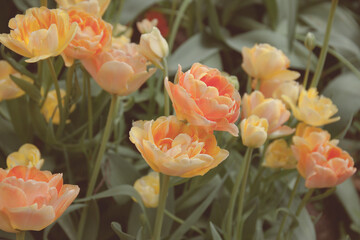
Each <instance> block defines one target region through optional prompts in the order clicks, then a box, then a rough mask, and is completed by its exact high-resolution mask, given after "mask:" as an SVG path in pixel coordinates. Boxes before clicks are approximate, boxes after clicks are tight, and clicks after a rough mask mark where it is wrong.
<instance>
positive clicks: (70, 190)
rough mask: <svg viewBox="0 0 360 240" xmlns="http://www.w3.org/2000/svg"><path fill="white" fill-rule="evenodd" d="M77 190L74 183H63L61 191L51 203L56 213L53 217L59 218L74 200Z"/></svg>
mask: <svg viewBox="0 0 360 240" xmlns="http://www.w3.org/2000/svg"><path fill="white" fill-rule="evenodd" d="M79 192H80V188H79V187H78V186H76V185H69V184H65V185H63V187H62V188H61V191H60V192H59V198H58V199H57V201H56V202H55V203H54V205H53V207H54V210H55V213H56V217H55V219H57V218H59V217H60V216H61V215H62V214H63V213H64V212H65V210H66V209H67V208H68V207H69V206H70V204H71V203H72V202H73V201H74V200H75V198H76V197H77V195H79Z"/></svg>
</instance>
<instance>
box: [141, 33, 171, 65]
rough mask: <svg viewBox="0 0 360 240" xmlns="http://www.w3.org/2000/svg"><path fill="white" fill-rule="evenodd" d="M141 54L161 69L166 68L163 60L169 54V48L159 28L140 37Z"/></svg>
mask: <svg viewBox="0 0 360 240" xmlns="http://www.w3.org/2000/svg"><path fill="white" fill-rule="evenodd" d="M140 52H141V54H143V55H144V56H145V57H146V58H147V59H148V60H149V61H150V62H152V63H153V64H154V65H155V66H157V67H159V68H161V69H162V68H164V67H163V64H162V63H161V61H162V59H163V58H165V57H166V56H167V55H168V54H169V46H168V43H167V42H166V40H165V39H164V38H163V36H162V35H161V33H160V31H159V29H158V28H157V27H153V29H152V30H151V32H150V33H145V34H142V35H141V37H140Z"/></svg>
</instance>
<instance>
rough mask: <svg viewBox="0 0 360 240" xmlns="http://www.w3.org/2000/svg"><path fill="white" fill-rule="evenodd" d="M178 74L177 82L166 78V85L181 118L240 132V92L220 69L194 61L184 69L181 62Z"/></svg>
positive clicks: (198, 124) (210, 126)
mask: <svg viewBox="0 0 360 240" xmlns="http://www.w3.org/2000/svg"><path fill="white" fill-rule="evenodd" d="M177 78H178V83H177V84H173V83H171V82H169V81H168V80H167V79H166V80H165V87H166V90H167V92H168V93H169V96H170V98H171V100H172V102H173V106H174V108H175V111H176V115H177V117H178V118H179V119H181V120H186V121H188V122H189V123H190V124H192V125H197V126H204V127H206V128H208V129H209V131H212V130H218V131H227V132H229V133H231V134H232V135H234V136H238V134H239V129H238V127H237V126H236V125H235V122H236V121H237V119H238V118H239V115H240V102H241V98H240V94H239V92H238V91H237V90H236V89H235V87H234V85H233V84H232V83H231V82H229V80H228V79H227V78H226V77H224V76H222V74H221V73H220V71H219V70H217V69H215V68H209V67H207V66H205V65H202V64H200V63H195V64H193V65H192V67H191V69H190V70H189V71H187V72H186V73H183V72H182V71H181V67H180V66H179V70H178V73H177Z"/></svg>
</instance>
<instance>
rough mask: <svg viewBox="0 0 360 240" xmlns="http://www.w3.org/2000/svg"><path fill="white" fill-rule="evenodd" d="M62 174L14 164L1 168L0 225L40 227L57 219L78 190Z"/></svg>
mask: <svg viewBox="0 0 360 240" xmlns="http://www.w3.org/2000/svg"><path fill="white" fill-rule="evenodd" d="M79 191H80V189H79V187H78V186H75V185H63V179H62V174H54V175H53V174H51V173H50V172H48V171H40V170H38V169H36V168H34V167H33V168H28V167H25V166H16V167H14V168H11V169H10V170H9V171H6V170H4V169H0V206H1V208H0V229H1V230H2V231H5V232H11V233H17V232H19V231H29V230H30V231H40V230H42V229H44V228H46V227H47V226H49V225H50V224H51V223H53V222H54V221H55V220H56V219H58V218H59V217H60V216H61V215H62V214H63V213H64V211H65V210H66V209H67V208H68V207H69V205H70V204H71V203H72V202H73V201H74V199H75V198H76V197H77V195H78V194H79Z"/></svg>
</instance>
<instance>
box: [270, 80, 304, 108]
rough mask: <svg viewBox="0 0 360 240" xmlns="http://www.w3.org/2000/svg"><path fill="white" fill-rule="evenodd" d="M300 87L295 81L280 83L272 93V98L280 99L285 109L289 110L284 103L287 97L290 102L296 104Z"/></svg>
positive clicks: (288, 106) (287, 105)
mask: <svg viewBox="0 0 360 240" xmlns="http://www.w3.org/2000/svg"><path fill="white" fill-rule="evenodd" d="M299 92H300V85H299V83H298V82H296V81H288V82H283V83H281V84H280V85H279V86H278V87H277V88H276V89H275V91H274V92H273V94H272V97H273V98H276V99H280V100H281V101H282V102H283V103H284V104H285V105H286V107H287V108H290V105H289V104H288V103H287V101H285V99H284V96H285V98H286V97H287V98H288V99H290V101H291V102H293V103H296V102H297V100H298V98H299Z"/></svg>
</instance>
